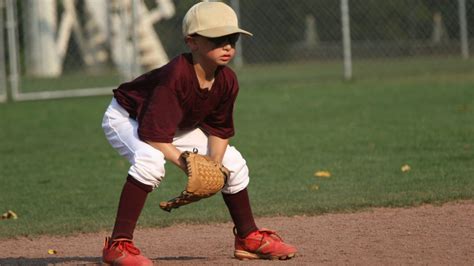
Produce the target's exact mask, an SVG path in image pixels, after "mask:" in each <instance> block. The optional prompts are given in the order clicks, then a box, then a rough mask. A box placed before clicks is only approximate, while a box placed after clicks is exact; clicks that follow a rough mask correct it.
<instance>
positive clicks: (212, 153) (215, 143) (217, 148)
mask: <svg viewBox="0 0 474 266" xmlns="http://www.w3.org/2000/svg"><path fill="white" fill-rule="evenodd" d="M227 145H229V139H221V138H219V137H216V136H209V157H211V159H212V160H214V161H217V162H222V159H223V158H224V153H225V150H226V149H227Z"/></svg>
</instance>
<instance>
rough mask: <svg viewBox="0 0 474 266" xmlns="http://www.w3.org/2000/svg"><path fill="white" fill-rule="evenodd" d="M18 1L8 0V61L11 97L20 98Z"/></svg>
mask: <svg viewBox="0 0 474 266" xmlns="http://www.w3.org/2000/svg"><path fill="white" fill-rule="evenodd" d="M15 5H16V1H13V0H7V6H6V8H7V34H8V62H9V65H10V73H9V81H10V86H11V97H12V99H13V100H17V99H18V94H19V87H20V74H19V71H20V64H19V58H18V54H19V53H18V35H17V14H16V7H15Z"/></svg>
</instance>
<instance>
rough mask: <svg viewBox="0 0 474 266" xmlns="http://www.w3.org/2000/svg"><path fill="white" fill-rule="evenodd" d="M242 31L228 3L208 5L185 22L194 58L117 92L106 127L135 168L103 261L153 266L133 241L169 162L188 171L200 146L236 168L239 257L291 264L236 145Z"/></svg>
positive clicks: (233, 203)
mask: <svg viewBox="0 0 474 266" xmlns="http://www.w3.org/2000/svg"><path fill="white" fill-rule="evenodd" d="M241 34H244V35H249V36H251V35H252V34H251V33H249V32H247V31H245V30H242V29H240V28H239V26H238V21H237V16H236V14H235V12H234V11H233V10H232V9H231V8H230V7H229V6H227V5H226V4H223V3H221V2H202V3H198V4H196V5H194V6H193V7H191V8H190V9H189V11H188V12H187V13H186V15H185V17H184V19H183V36H184V40H185V42H186V45H187V46H188V47H189V50H190V53H186V54H182V55H180V56H178V57H176V58H174V59H172V60H171V61H170V62H169V63H168V64H166V65H165V66H163V67H161V68H158V69H155V70H152V71H150V72H148V73H145V74H143V75H142V76H140V77H138V78H136V79H135V80H133V81H131V82H128V83H124V84H121V85H120V86H119V87H118V88H117V89H115V90H114V98H113V99H112V102H111V103H110V105H109V107H108V108H107V111H106V112H105V115H104V119H103V123H102V127H103V129H104V132H105V135H106V137H107V139H108V141H109V142H110V144H111V145H112V147H114V148H115V149H116V150H117V151H118V152H119V153H120V155H122V156H124V157H126V158H127V159H128V160H129V162H130V163H131V167H130V169H129V171H128V176H127V179H126V182H125V184H124V186H123V189H122V194H121V196H120V200H119V206H118V211H117V216H116V220H115V225H114V229H113V232H112V236H111V237H107V238H106V241H105V244H104V248H103V257H102V259H103V261H104V262H105V263H109V264H114V265H152V261H151V260H149V259H148V258H146V257H145V256H143V255H141V253H140V250H139V249H138V248H136V247H135V246H134V244H133V242H132V239H133V232H134V229H135V225H136V223H137V220H138V218H139V215H140V213H141V211H142V208H143V206H144V204H145V200H146V198H147V195H148V193H150V192H151V191H153V190H154V189H155V188H157V187H158V186H159V185H160V182H161V181H162V179H163V177H164V176H165V168H164V165H165V161H168V162H171V163H173V164H175V165H176V166H177V167H179V168H181V169H182V170H183V171H185V172H186V170H185V165H184V162H183V161H182V160H180V155H181V153H182V152H184V151H192V150H193V149H197V150H198V152H199V153H200V154H206V155H208V156H210V157H211V158H212V159H213V160H215V161H217V162H221V163H222V164H223V165H224V166H225V167H226V168H228V169H229V170H230V171H231V175H230V177H229V178H228V180H227V183H226V184H225V186H224V188H223V189H222V196H223V198H224V201H225V203H226V205H227V207H228V209H229V212H230V215H231V217H232V220H233V222H234V224H235V228H234V235H235V251H234V255H235V257H236V258H238V259H262V258H263V259H289V258H292V257H293V256H294V255H295V253H296V249H295V248H294V247H293V246H291V245H288V244H286V243H284V242H283V241H282V239H281V238H280V237H279V236H278V235H277V234H276V233H275V232H274V231H271V230H268V229H259V228H258V227H257V225H256V224H255V221H254V218H253V215H252V210H251V207H250V203H249V197H248V193H247V185H248V183H249V170H248V168H247V165H246V162H245V160H244V158H242V155H241V154H240V153H239V151H237V149H236V148H234V147H233V146H230V145H229V139H230V138H231V137H232V136H233V135H234V125H233V117H232V116H233V115H232V113H233V108H234V102H235V99H236V97H237V93H238V91H239V85H238V83H237V77H236V75H235V73H234V72H233V71H232V70H231V69H230V68H229V67H227V64H228V63H229V62H230V61H231V60H232V58H233V57H234V54H235V43H236V42H237V40H238V39H239V36H240V35H241Z"/></svg>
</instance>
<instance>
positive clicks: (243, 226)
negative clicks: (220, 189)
mask: <svg viewBox="0 0 474 266" xmlns="http://www.w3.org/2000/svg"><path fill="white" fill-rule="evenodd" d="M222 196H223V197H224V201H225V204H226V205H227V208H228V209H229V212H230V216H231V217H232V221H234V225H235V228H236V229H237V234H238V235H239V237H240V238H244V237H246V236H248V235H249V234H250V233H252V232H253V231H255V230H258V228H257V225H256V224H255V220H254V219H253V214H252V209H251V207H250V200H249V195H248V192H247V189H244V190H242V191H240V192H238V193H236V194H224V193H222Z"/></svg>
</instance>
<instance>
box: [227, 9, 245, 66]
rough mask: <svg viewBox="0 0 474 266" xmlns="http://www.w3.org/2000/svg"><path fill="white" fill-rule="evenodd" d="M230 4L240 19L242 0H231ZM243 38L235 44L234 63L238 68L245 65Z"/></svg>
mask: <svg viewBox="0 0 474 266" xmlns="http://www.w3.org/2000/svg"><path fill="white" fill-rule="evenodd" d="M230 5H231V6H232V8H233V9H234V11H235V13H236V14H237V18H238V19H239V22H241V21H240V1H239V0H231V1H230ZM242 39H243V38H240V41H238V42H237V43H236V44H235V50H236V52H235V57H234V65H235V67H236V68H240V67H242V66H243V65H244V60H243V58H242Z"/></svg>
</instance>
